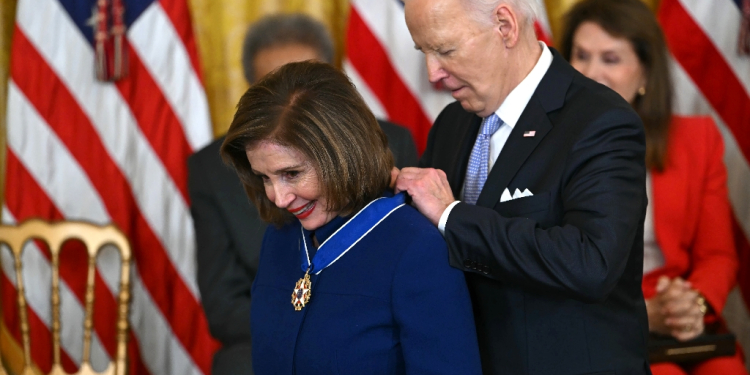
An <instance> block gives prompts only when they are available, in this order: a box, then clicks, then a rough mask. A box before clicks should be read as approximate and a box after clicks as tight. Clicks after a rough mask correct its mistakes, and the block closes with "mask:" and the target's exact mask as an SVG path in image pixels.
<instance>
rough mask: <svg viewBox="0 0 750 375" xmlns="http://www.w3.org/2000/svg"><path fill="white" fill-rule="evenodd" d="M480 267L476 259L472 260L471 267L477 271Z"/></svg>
mask: <svg viewBox="0 0 750 375" xmlns="http://www.w3.org/2000/svg"><path fill="white" fill-rule="evenodd" d="M478 267H479V264H478V263H477V262H476V261H474V260H472V261H471V269H473V270H474V271H477V270H478V269H479V268H478Z"/></svg>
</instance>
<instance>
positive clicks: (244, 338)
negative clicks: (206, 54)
mask: <svg viewBox="0 0 750 375" xmlns="http://www.w3.org/2000/svg"><path fill="white" fill-rule="evenodd" d="M202 156H209V155H205V154H197V155H194V156H193V157H191V158H190V159H189V160H188V175H189V177H188V190H189V194H190V200H191V206H190V212H191V214H192V216H193V224H194V226H195V235H196V242H197V258H198V288H199V289H200V293H201V302H202V304H203V309H204V311H205V312H206V317H207V319H208V323H209V329H210V331H211V335H213V336H214V337H215V338H216V339H218V340H219V341H221V342H222V343H223V344H225V345H227V344H233V343H238V342H249V341H250V288H251V286H252V280H251V278H250V277H249V275H250V272H249V271H248V270H247V269H245V267H243V266H242V262H241V261H240V260H239V258H238V255H237V254H238V251H239V249H236V248H235V244H234V243H233V242H232V241H231V236H230V234H229V233H228V230H227V228H228V225H227V223H226V222H225V221H226V219H225V217H224V216H223V215H222V214H221V213H220V212H219V209H218V207H219V203H218V202H217V199H218V197H217V189H216V188H215V187H213V185H212V183H213V182H215V181H214V180H215V179H214V178H212V175H211V171H212V170H213V168H216V167H217V166H216V165H214V164H215V163H214V162H213V161H215V160H213V159H210V158H207V157H202ZM211 156H213V155H211ZM215 159H218V156H216V157H215ZM218 167H219V168H221V167H222V165H219V166H218ZM240 203H241V202H240Z"/></svg>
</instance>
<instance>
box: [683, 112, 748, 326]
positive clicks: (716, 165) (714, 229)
mask: <svg viewBox="0 0 750 375" xmlns="http://www.w3.org/2000/svg"><path fill="white" fill-rule="evenodd" d="M706 120H707V121H709V122H710V123H709V124H708V125H707V126H702V127H698V126H693V127H691V131H698V130H703V131H702V136H701V137H696V138H695V139H696V140H697V139H700V140H701V143H700V144H699V146H702V147H701V148H702V149H703V151H704V152H701V154H703V155H705V157H706V160H707V163H705V169H706V171H705V172H704V173H701V175H703V176H705V179H704V180H703V181H700V182H697V183H700V184H702V185H703V186H702V188H701V189H700V191H701V192H702V196H700V197H696V198H697V199H698V201H699V202H700V203H699V204H700V212H699V214H698V222H697V225H696V228H695V235H694V239H693V242H692V245H691V246H690V249H691V256H690V258H691V259H690V264H691V268H692V272H691V273H690V275H689V276H688V280H689V281H690V282H691V283H692V284H693V287H694V288H696V289H698V290H699V291H701V293H702V294H703V295H704V296H705V297H706V299H707V300H708V303H709V304H710V305H711V307H712V308H713V309H714V311H719V312H721V311H722V310H723V309H724V303H725V302H726V299H727V295H728V294H729V292H730V291H731V289H732V288H733V287H734V286H735V285H736V283H737V279H736V277H737V268H738V261H737V253H736V251H735V246H734V237H733V235H732V222H731V218H732V211H731V208H730V204H729V199H728V192H727V183H726V182H727V171H726V168H725V167H724V161H723V157H724V145H723V143H722V141H721V135H720V134H719V132H718V131H717V129H716V127H715V125H714V124H713V122H712V121H711V120H710V118H706Z"/></svg>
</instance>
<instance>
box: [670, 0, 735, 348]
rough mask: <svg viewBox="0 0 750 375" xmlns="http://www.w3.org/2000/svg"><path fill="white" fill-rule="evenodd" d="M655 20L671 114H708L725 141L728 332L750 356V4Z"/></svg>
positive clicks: (697, 4) (676, 6)
mask: <svg viewBox="0 0 750 375" xmlns="http://www.w3.org/2000/svg"><path fill="white" fill-rule="evenodd" d="M743 7H744V9H745V10H744V14H743ZM658 15H659V22H660V24H661V25H662V28H663V29H664V34H665V36H666V39H667V44H668V46H669V49H670V51H671V53H672V57H673V64H672V68H673V69H672V72H673V75H674V84H675V92H676V112H677V113H679V114H687V115H689V114H711V115H712V116H713V118H714V119H715V120H716V123H717V124H718V126H719V129H720V130H721V133H722V135H723V138H724V147H725V156H724V162H725V164H726V166H727V172H728V181H727V184H728V188H729V200H730V202H731V204H732V209H733V211H734V219H735V228H734V229H735V233H736V234H735V240H736V242H737V250H738V253H739V259H740V267H739V288H740V291H741V294H742V297H743V299H744V303H745V306H744V307H745V309H742V310H743V311H736V310H739V309H741V308H742V307H743V306H741V304H739V306H735V308H736V309H735V310H734V311H731V313H732V315H734V316H735V317H734V321H735V326H734V327H732V328H734V330H735V333H736V334H737V335H738V337H739V338H740V339H741V340H744V342H743V345H744V346H745V348H744V349H745V351H746V353H750V318H749V317H748V315H747V309H748V308H750V241H749V240H750V163H749V161H750V1H748V0H714V1H705V0H662V1H661V4H660V8H659V14H658ZM743 34H744V38H746V39H744V43H745V44H744V45H745V46H746V48H747V50H745V51H742V48H741V47H740V46H741V44H742V43H741V41H742V40H743V39H742V38H743ZM725 312H727V311H725ZM727 313H728V312H727ZM737 315H739V316H737ZM730 323H731V322H730Z"/></svg>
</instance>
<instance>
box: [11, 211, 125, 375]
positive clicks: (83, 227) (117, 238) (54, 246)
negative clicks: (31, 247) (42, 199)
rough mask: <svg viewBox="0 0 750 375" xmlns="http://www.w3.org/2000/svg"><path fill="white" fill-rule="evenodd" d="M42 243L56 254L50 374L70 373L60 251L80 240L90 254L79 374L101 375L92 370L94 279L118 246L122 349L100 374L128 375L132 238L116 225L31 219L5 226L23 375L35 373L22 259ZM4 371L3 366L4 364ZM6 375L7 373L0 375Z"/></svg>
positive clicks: (118, 338) (119, 311) (118, 337)
mask: <svg viewBox="0 0 750 375" xmlns="http://www.w3.org/2000/svg"><path fill="white" fill-rule="evenodd" d="M34 239H38V240H41V241H43V242H46V243H47V245H48V246H49V250H50V253H51V256H52V263H51V266H52V285H51V289H52V293H51V295H52V327H51V329H52V348H53V362H52V371H51V372H50V374H51V375H66V374H67V373H66V372H65V371H64V370H63V368H62V364H61V361H60V326H61V325H60V249H61V248H62V245H63V244H64V243H65V242H66V241H68V240H73V239H75V240H79V241H81V242H82V243H83V244H84V245H85V246H86V249H87V251H88V270H87V275H86V294H85V301H84V304H85V318H84V327H83V358H82V360H81V366H80V368H79V371H78V373H77V374H80V375H96V374H99V373H97V372H96V371H94V369H93V368H92V367H91V362H90V359H91V339H92V332H91V331H92V329H93V326H94V321H93V316H94V276H95V272H96V257H97V255H98V253H99V251H100V250H101V248H102V247H103V246H105V245H110V244H111V245H114V246H115V247H116V248H117V249H118V251H119V253H120V259H121V268H120V291H119V293H118V309H117V311H118V316H117V327H113V328H115V329H116V330H117V349H116V352H115V358H114V361H110V363H109V365H108V366H107V369H106V370H105V371H104V372H103V373H101V374H107V375H124V374H125V369H126V363H127V361H126V357H127V337H128V329H129V322H128V311H129V309H130V262H131V249H130V243H129V242H128V240H127V237H125V235H124V234H123V233H122V232H121V231H120V230H119V229H117V227H115V226H114V225H107V226H98V225H94V224H91V223H85V222H76V221H61V222H56V223H48V222H46V221H43V220H39V219H30V220H27V221H24V222H23V223H21V224H19V225H17V226H7V225H0V243H4V244H6V245H7V246H8V247H10V249H11V251H12V253H13V259H14V267H15V273H16V289H17V291H18V296H17V300H18V313H19V315H18V316H19V318H20V325H21V336H22V341H23V343H22V346H23V354H24V368H23V371H22V374H23V375H33V374H34V370H33V367H32V361H31V350H30V349H31V344H30V337H29V321H28V316H27V315H26V304H27V303H26V296H25V292H24V282H23V277H22V272H21V270H22V268H23V265H22V263H21V255H22V251H23V248H24V244H25V243H27V242H28V241H29V240H34ZM0 367H2V366H0ZM0 374H2V372H0Z"/></svg>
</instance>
